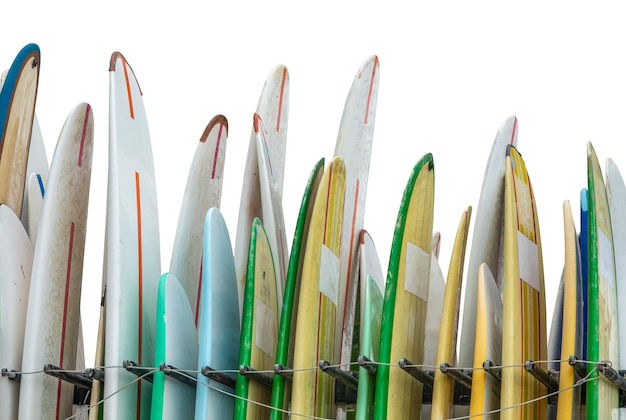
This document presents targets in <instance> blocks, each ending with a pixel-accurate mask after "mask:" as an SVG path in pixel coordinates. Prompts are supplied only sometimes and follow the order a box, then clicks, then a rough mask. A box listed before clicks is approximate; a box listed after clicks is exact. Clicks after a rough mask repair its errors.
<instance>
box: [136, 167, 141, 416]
mask: <svg viewBox="0 0 626 420" xmlns="http://www.w3.org/2000/svg"><path fill="white" fill-rule="evenodd" d="M135 197H136V200H137V291H138V293H137V295H138V299H137V301H138V302H137V304H138V310H137V362H138V363H139V364H141V362H142V360H141V359H142V358H141V352H142V343H141V342H142V340H143V316H142V312H143V256H142V254H143V249H142V245H143V244H142V240H141V184H140V180H139V173H138V172H135ZM140 417H141V381H138V382H137V418H140Z"/></svg>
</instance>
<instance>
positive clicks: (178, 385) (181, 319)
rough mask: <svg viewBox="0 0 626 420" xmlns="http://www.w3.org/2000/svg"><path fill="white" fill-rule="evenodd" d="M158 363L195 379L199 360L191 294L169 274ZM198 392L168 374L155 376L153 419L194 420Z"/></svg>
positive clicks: (163, 285) (163, 284) (160, 304)
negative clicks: (194, 372) (190, 302)
mask: <svg viewBox="0 0 626 420" xmlns="http://www.w3.org/2000/svg"><path fill="white" fill-rule="evenodd" d="M156 311H157V315H156V319H157V320H156V332H155V345H154V363H155V368H156V369H158V368H159V366H160V365H161V364H162V363H163V364H165V365H167V366H173V367H175V368H176V369H180V370H183V371H184V372H185V373H187V375H191V376H195V375H194V374H193V373H190V372H193V371H195V370H196V368H197V366H196V363H197V360H198V332H197V330H196V324H195V319H194V314H193V311H192V310H191V305H189V301H188V299H187V293H186V291H185V289H184V288H183V286H182V285H181V284H180V282H179V281H178V279H177V278H176V277H175V276H174V275H172V274H170V273H165V274H163V275H162V276H161V280H160V282H159V291H158V297H157V309H156ZM195 404H196V389H195V388H194V387H192V386H190V385H188V384H186V383H183V382H181V381H179V380H177V379H175V378H172V377H171V376H168V375H166V374H165V372H162V371H159V372H155V373H154V376H153V384H152V407H151V418H152V419H172V420H175V419H191V418H193V417H194V411H195Z"/></svg>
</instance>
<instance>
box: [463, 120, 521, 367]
mask: <svg viewBox="0 0 626 420" xmlns="http://www.w3.org/2000/svg"><path fill="white" fill-rule="evenodd" d="M517 134H518V124H517V118H516V117H509V118H508V119H506V121H504V123H502V125H501V126H500V128H499V130H498V132H497V134H496V137H495V139H494V140H493V144H492V146H491V152H490V153H489V158H488V159H487V166H486V168H485V173H484V176H483V183H482V187H481V190H480V197H479V199H478V206H477V207H476V216H475V220H474V230H473V233H472V241H471V244H470V249H469V259H468V262H467V279H466V282H465V285H464V297H463V316H462V320H463V321H462V326H461V342H460V345H459V349H460V351H459V366H460V367H466V368H469V367H472V366H473V364H474V355H473V351H474V350H473V349H474V341H475V337H474V335H475V331H476V327H475V325H474V319H476V290H477V289H476V281H477V276H478V266H479V265H480V264H482V263H483V262H484V263H487V265H488V266H489V270H490V271H491V273H492V274H493V275H494V276H495V278H496V283H497V284H498V285H499V287H500V289H501V283H502V272H503V271H502V270H503V258H502V248H503V246H502V245H503V244H502V243H501V241H502V239H501V238H502V237H503V236H502V232H503V220H504V167H505V159H506V148H507V146H508V145H509V144H512V145H514V146H515V145H516V144H517Z"/></svg>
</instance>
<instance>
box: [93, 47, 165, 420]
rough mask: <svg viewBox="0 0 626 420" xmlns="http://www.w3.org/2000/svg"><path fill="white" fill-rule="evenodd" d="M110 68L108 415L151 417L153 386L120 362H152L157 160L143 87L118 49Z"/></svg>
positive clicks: (157, 248) (156, 271)
mask: <svg viewBox="0 0 626 420" xmlns="http://www.w3.org/2000/svg"><path fill="white" fill-rule="evenodd" d="M109 76H110V78H109V180H108V182H109V185H108V194H107V219H106V236H105V238H106V239H105V242H106V249H105V258H106V261H105V271H106V276H105V278H104V279H103V281H104V282H105V285H106V303H105V305H106V327H105V330H106V334H105V356H104V361H105V366H107V368H106V369H105V375H106V380H105V382H104V397H105V401H104V415H105V416H106V417H108V418H117V419H122V418H129V417H133V418H138V419H139V418H141V419H147V418H149V417H150V405H151V397H152V386H151V384H150V382H148V381H145V380H137V376H136V375H134V374H132V373H130V372H127V371H126V370H124V369H122V368H121V366H122V364H123V362H124V361H125V360H129V361H133V362H135V363H138V364H140V365H142V366H148V367H152V366H153V358H154V348H153V345H154V333H155V322H156V296H157V290H158V282H159V278H160V277H161V273H160V271H161V261H160V245H159V222H158V213H157V197H156V183H155V178H154V163H153V160H152V146H151V143H150V132H149V129H148V120H147V117H146V111H145V108H144V104H143V97H142V93H141V89H140V88H139V85H138V83H137V79H136V78H135V74H134V72H133V70H132V68H131V67H130V65H129V64H128V62H127V61H126V60H125V58H124V57H123V56H122V54H120V53H119V52H115V53H113V54H112V56H111V62H110V67H109Z"/></svg>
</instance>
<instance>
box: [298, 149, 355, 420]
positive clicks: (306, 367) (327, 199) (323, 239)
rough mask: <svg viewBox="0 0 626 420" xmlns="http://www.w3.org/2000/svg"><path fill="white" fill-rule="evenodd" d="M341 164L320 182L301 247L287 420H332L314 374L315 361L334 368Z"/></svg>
mask: <svg viewBox="0 0 626 420" xmlns="http://www.w3.org/2000/svg"><path fill="white" fill-rule="evenodd" d="M345 170H346V168H345V164H344V162H343V159H341V158H340V157H336V158H334V159H333V160H332V162H331V163H330V164H329V165H328V166H327V168H326V170H325V171H324V175H323V176H322V179H321V181H320V186H319V189H318V192H317V195H316V197H315V204H314V207H313V213H312V216H311V224H310V226H309V235H308V238H307V242H306V251H305V256H304V265H303V271H302V281H301V286H300V299H299V302H298V314H297V316H298V318H297V321H296V322H297V326H296V341H295V348H294V363H293V369H294V372H293V381H292V396H291V410H292V416H295V415H308V416H318V417H332V416H333V415H334V412H335V406H334V380H333V379H332V378H331V377H330V376H329V375H326V374H325V373H322V372H320V371H319V370H317V369H310V368H311V367H315V366H317V365H318V362H319V361H320V360H325V361H327V362H328V363H330V364H338V363H339V360H340V352H339V350H340V346H339V343H338V342H337V334H336V329H337V318H338V317H339V316H340V314H339V312H338V308H339V301H338V300H339V284H340V278H339V276H340V271H339V249H340V240H341V218H342V216H343V205H344V194H345Z"/></svg>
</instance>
